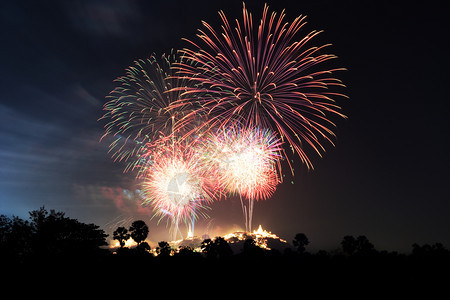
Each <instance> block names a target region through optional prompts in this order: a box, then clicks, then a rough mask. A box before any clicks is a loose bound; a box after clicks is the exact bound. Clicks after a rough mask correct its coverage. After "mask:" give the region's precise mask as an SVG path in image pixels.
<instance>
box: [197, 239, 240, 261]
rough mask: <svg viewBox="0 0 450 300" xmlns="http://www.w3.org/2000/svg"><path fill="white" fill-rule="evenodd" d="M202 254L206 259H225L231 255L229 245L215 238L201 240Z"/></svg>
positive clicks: (231, 251) (223, 240)
mask: <svg viewBox="0 0 450 300" xmlns="http://www.w3.org/2000/svg"><path fill="white" fill-rule="evenodd" d="M201 249H202V252H203V253H204V254H205V255H206V257H207V258H225V257H228V256H231V255H232V254H233V250H231V247H230V245H229V244H228V242H227V241H226V240H225V239H224V238H223V237H220V236H218V237H216V238H215V239H214V241H213V240H211V239H206V240H203V242H202V244H201Z"/></svg>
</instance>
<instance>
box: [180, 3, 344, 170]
mask: <svg viewBox="0 0 450 300" xmlns="http://www.w3.org/2000/svg"><path fill="white" fill-rule="evenodd" d="M219 15H220V18H221V20H222V32H220V33H219V32H217V31H216V30H215V29H214V28H213V27H212V26H210V25H209V24H208V23H206V22H203V25H204V27H205V29H204V30H199V34H198V35H197V36H198V38H199V39H200V42H199V43H196V42H193V41H190V40H187V41H188V42H189V43H190V45H191V46H192V47H193V50H192V49H183V50H182V53H183V55H184V56H185V58H186V59H187V60H186V61H188V62H189V63H178V64H176V67H175V68H176V69H178V74H179V75H180V76H186V77H189V78H190V79H191V80H193V81H195V82H197V83H199V84H201V87H200V88H199V87H192V88H187V89H185V90H184V91H183V94H184V95H185V100H184V101H178V103H177V105H179V106H183V105H185V104H186V101H187V99H192V98H193V97H194V95H195V94H196V93H198V92H201V93H203V94H204V95H205V97H202V99H200V100H199V99H196V101H200V103H201V108H200V109H198V110H197V111H195V112H192V113H193V114H198V113H200V112H206V113H208V115H209V117H210V118H209V121H208V122H207V123H205V125H204V126H224V125H226V124H227V123H229V122H230V121H233V120H239V121H240V122H242V123H243V124H245V125H246V126H249V127H252V126H259V127H262V128H271V129H272V130H274V131H277V132H279V134H280V137H281V139H282V140H284V141H286V142H287V144H288V145H289V146H290V147H291V149H292V151H293V152H294V153H297V154H298V155H299V157H300V158H301V160H302V161H303V162H304V163H305V164H306V165H307V166H308V167H309V168H310V167H312V163H311V161H310V159H309V158H308V156H307V154H306V152H305V150H304V145H305V144H306V145H309V146H310V147H312V148H313V149H314V150H315V152H317V153H318V154H319V155H322V153H323V152H324V151H325V148H324V146H323V145H322V143H323V141H328V142H330V143H331V144H333V141H332V138H333V137H334V133H333V129H334V127H335V125H334V124H333V122H332V121H330V119H329V116H330V115H338V116H341V117H345V116H344V115H343V114H341V113H340V112H339V110H340V107H339V106H337V105H336V104H335V100H334V99H335V98H336V97H340V96H343V97H345V96H344V95H342V94H340V93H338V92H336V91H335V88H338V87H343V86H344V85H343V84H342V82H341V81H340V80H338V79H336V78H334V77H333V75H334V73H335V72H336V71H340V70H343V69H342V68H335V69H333V68H327V67H325V63H326V62H328V61H329V60H332V59H334V58H336V56H335V55H331V54H324V53H323V52H324V48H325V47H327V46H328V45H323V46H312V45H311V44H312V42H313V40H314V38H315V37H316V36H317V35H318V34H319V33H320V32H319V31H312V32H309V33H307V34H304V33H302V32H301V31H302V30H301V29H302V28H303V26H304V25H305V23H306V22H305V17H304V16H299V17H297V18H296V19H294V21H293V22H291V23H287V22H285V14H284V11H283V12H281V14H279V15H278V14H277V13H276V12H272V13H271V14H269V11H268V6H267V5H265V7H264V9H263V13H262V18H261V20H260V22H259V24H258V26H257V27H254V26H253V24H254V22H253V20H254V19H253V17H252V15H251V14H249V12H248V11H247V9H246V7H245V4H244V6H243V19H242V20H241V21H238V20H236V23H235V25H234V27H233V26H232V25H231V24H230V23H229V21H228V19H227V17H226V16H225V14H224V13H223V12H222V11H220V12H219ZM193 62H195V63H193ZM178 90H179V89H178Z"/></svg>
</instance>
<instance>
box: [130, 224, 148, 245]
mask: <svg viewBox="0 0 450 300" xmlns="http://www.w3.org/2000/svg"><path fill="white" fill-rule="evenodd" d="M130 233H131V234H130V235H131V238H132V239H133V240H134V241H135V242H136V243H137V244H138V246H139V245H140V244H141V243H142V242H143V241H144V240H145V239H146V238H147V236H148V226H147V224H145V222H144V221H142V220H137V221H134V222H133V223H132V224H131V227H130Z"/></svg>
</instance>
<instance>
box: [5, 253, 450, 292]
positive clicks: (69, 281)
mask: <svg viewBox="0 0 450 300" xmlns="http://www.w3.org/2000/svg"><path fill="white" fill-rule="evenodd" d="M449 267H450V258H449V257H448V256H447V257H414V256H411V255H409V256H407V255H385V256H383V255H375V256H368V257H348V256H345V255H335V256H329V255H309V254H306V255H305V254H304V255H298V254H296V253H293V254H291V255H267V254H264V255H262V256H259V257H251V256H245V255H233V256H229V257H225V258H215V259H209V258H205V257H204V256H203V255H201V254H198V255H192V256H189V257H180V256H169V257H154V256H152V255H149V254H147V253H146V254H141V255H117V254H116V255H113V254H109V253H108V254H106V255H105V253H103V254H101V255H96V256H90V257H81V256H79V257H75V256H73V257H63V256H61V257H59V258H58V257H42V258H40V259H34V260H30V261H26V262H22V263H19V264H17V263H9V264H8V262H4V263H3V271H2V273H3V274H2V275H3V276H5V278H6V281H5V280H3V281H2V282H3V283H5V282H7V281H8V280H9V281H11V282H16V283H17V282H21V283H22V284H23V283H26V286H36V287H46V289H52V288H58V289H60V288H63V289H64V290H70V291H74V292H77V291H78V292H79V291H80V289H83V290H86V289H87V290H89V289H92V291H99V290H100V291H104V292H112V293H113V294H114V293H115V292H117V293H119V294H120V293H126V292H127V291H129V292H130V293H131V294H132V293H133V290H134V291H135V292H143V291H148V292H149V293H151V292H152V291H153V292H155V291H158V292H161V291H164V293H163V295H167V296H168V295H173V293H181V294H180V295H179V297H181V298H184V297H185V295H188V294H190V293H193V292H195V293H200V291H209V292H212V291H215V292H216V293H219V294H217V295H216V296H217V297H218V296H220V294H221V293H231V294H233V293H236V294H248V295H253V296H255V297H256V295H260V296H264V295H266V294H267V293H269V292H276V293H278V294H277V295H282V296H283V298H284V297H291V296H292V295H293V294H294V295H296V296H295V298H306V295H307V294H309V295H311V293H312V294H314V295H315V296H316V297H317V296H333V297H337V298H342V297H343V296H345V297H349V298H359V299H361V298H368V297H373V296H375V295H377V297H382V298H383V299H384V298H388V299H392V296H395V295H397V296H399V297H401V299H405V297H407V295H410V296H414V295H422V296H423V297H425V298H426V299H438V298H446V296H447V295H448V289H449V287H450V276H449V272H450V268H449ZM5 286H8V285H5ZM239 290H241V292H239ZM200 294H201V293H200ZM200 294H199V295H200ZM183 295H184V296H183ZM266 296H267V295H266ZM316 297H314V298H316ZM169 298H170V299H172V297H169ZM176 298H178V297H176ZM277 298H278V297H277ZM308 298H309V297H308ZM252 299H254V297H252Z"/></svg>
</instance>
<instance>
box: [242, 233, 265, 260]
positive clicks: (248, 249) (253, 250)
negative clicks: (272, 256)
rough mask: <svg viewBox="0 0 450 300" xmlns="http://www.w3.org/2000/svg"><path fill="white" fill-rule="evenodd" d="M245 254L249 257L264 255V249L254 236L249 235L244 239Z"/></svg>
mask: <svg viewBox="0 0 450 300" xmlns="http://www.w3.org/2000/svg"><path fill="white" fill-rule="evenodd" d="M243 254H244V255H245V256H248V257H255V258H258V257H261V256H262V255H264V250H263V249H262V248H261V247H259V246H258V245H257V244H256V242H255V240H254V239H253V238H251V237H249V238H247V239H246V240H245V241H244V249H243Z"/></svg>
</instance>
